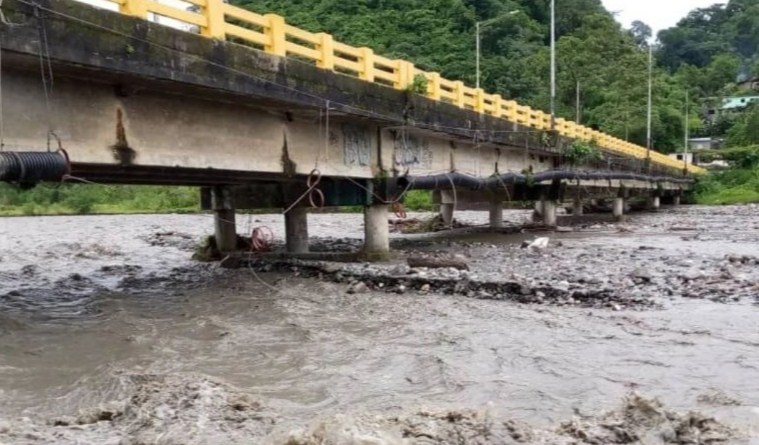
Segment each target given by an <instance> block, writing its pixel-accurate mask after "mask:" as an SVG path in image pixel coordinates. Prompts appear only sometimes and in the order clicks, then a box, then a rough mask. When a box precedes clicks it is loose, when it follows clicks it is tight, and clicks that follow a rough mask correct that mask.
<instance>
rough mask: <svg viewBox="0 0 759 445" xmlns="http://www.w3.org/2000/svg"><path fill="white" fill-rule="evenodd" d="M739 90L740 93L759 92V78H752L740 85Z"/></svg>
mask: <svg viewBox="0 0 759 445" xmlns="http://www.w3.org/2000/svg"><path fill="white" fill-rule="evenodd" d="M738 90H740V91H746V92H748V91H759V76H757V77H751V78H749V79H746V80H744V81H742V82H739V83H738Z"/></svg>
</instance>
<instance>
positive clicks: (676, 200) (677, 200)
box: [672, 195, 680, 206]
mask: <svg viewBox="0 0 759 445" xmlns="http://www.w3.org/2000/svg"><path fill="white" fill-rule="evenodd" d="M672 205H675V206H679V205H680V195H675V196H673V197H672Z"/></svg>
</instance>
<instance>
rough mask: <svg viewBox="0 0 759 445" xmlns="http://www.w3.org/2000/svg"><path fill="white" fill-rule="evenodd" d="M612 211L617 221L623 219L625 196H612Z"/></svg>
mask: <svg viewBox="0 0 759 445" xmlns="http://www.w3.org/2000/svg"><path fill="white" fill-rule="evenodd" d="M612 213H613V214H614V218H615V219H616V220H617V221H623V220H624V219H625V198H622V197H621V196H618V197H616V198H614V207H613V210H612Z"/></svg>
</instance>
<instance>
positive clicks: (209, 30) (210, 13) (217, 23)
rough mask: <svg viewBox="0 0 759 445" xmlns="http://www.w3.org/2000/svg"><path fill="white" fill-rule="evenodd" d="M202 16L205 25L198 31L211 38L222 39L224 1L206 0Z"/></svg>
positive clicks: (224, 35) (223, 34)
mask: <svg viewBox="0 0 759 445" xmlns="http://www.w3.org/2000/svg"><path fill="white" fill-rule="evenodd" d="M203 9H204V14H203V15H204V16H205V18H206V26H204V27H203V28H201V30H200V33H201V34H202V35H204V36H206V37H211V38H212V39H220V40H224V38H225V37H226V34H225V33H224V24H225V22H224V2H222V0H206V7H205V8H203Z"/></svg>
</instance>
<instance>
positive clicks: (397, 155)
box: [0, 0, 690, 253]
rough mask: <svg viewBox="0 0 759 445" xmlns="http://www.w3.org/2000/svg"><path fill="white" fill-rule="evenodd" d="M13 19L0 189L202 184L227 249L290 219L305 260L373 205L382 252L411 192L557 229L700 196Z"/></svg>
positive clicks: (627, 169)
mask: <svg viewBox="0 0 759 445" xmlns="http://www.w3.org/2000/svg"><path fill="white" fill-rule="evenodd" d="M3 11H4V13H5V16H6V18H7V19H8V21H9V22H10V23H11V25H8V24H3V25H2V97H1V99H2V108H3V109H2V110H0V111H2V112H3V118H4V119H3V131H2V134H1V135H0V137H2V149H3V150H4V152H5V153H4V154H3V153H0V162H2V164H0V179H3V180H6V181H13V182H17V183H22V184H24V183H33V182H36V181H37V180H40V179H41V180H45V179H60V176H61V175H62V174H64V175H65V178H78V179H83V180H86V181H92V182H96V183H121V184H165V185H193V186H201V187H204V189H203V193H202V196H203V200H202V201H203V208H205V209H212V210H215V211H216V212H217V215H219V218H218V220H217V240H219V243H220V247H221V248H222V249H230V248H231V247H232V245H233V243H234V234H235V231H234V225H233V224H232V225H230V224H229V219H230V218H231V219H233V218H234V209H235V208H285V209H287V210H288V212H287V213H288V215H289V216H288V218H287V221H288V222H287V224H288V236H289V237H290V238H292V243H290V242H289V241H290V240H289V241H288V247H289V248H291V250H292V251H296V252H297V251H303V250H306V249H307V246H308V244H307V225H306V222H305V221H306V215H307V213H306V212H305V211H303V210H302V208H303V207H307V206H309V205H312V204H313V205H319V206H321V205H326V206H337V205H363V206H366V208H367V213H366V230H367V250H368V251H369V252H372V251H377V252H380V253H381V252H385V251H386V250H387V233H386V232H387V225H386V219H387V216H386V215H387V207H388V204H390V203H392V202H394V201H396V200H398V199H400V198H401V197H402V194H403V192H404V191H407V190H411V189H429V190H435V191H436V194H435V196H436V199H437V200H438V202H439V203H440V204H441V209H442V210H443V212H442V213H443V215H444V216H445V217H449V216H448V213H450V212H449V210H450V209H451V206H453V205H455V204H456V202H455V201H460V202H464V201H480V202H488V203H490V204H491V220H492V221H493V225H494V226H497V225H498V224H499V223H500V221H501V220H502V218H499V216H498V214H499V212H500V209H501V208H502V202H504V201H514V200H526V199H531V200H540V201H541V202H542V203H543V204H541V207H540V209H539V210H540V212H541V213H542V214H543V215H544V217H545V222H546V223H548V224H555V209H554V207H553V204H551V203H553V202H556V201H560V200H563V199H571V200H575V201H576V200H578V199H590V198H592V197H595V196H606V197H612V198H614V199H616V200H623V199H624V198H625V197H628V196H630V195H631V194H636V193H638V194H639V193H647V194H650V195H651V196H655V197H657V198H658V197H661V196H665V197H674V196H678V197H679V196H680V194H681V193H682V191H683V190H687V189H688V188H689V187H690V182H689V181H688V180H686V179H684V178H682V176H680V173H681V172H677V171H671V170H665V169H662V168H660V167H657V166H656V165H646V166H645V169H642V167H644V166H643V165H642V162H641V161H640V160H633V159H623V158H619V157H614V156H611V155H610V154H608V153H607V154H606V156H605V157H604V159H603V160H601V161H597V162H594V163H593V164H592V165H584V166H575V168H574V169H573V170H572V171H571V172H568V171H567V170H564V169H563V168H564V167H565V166H564V165H563V164H562V158H561V156H560V153H561V152H562V149H563V147H564V146H566V145H567V144H568V143H570V142H571V141H568V140H563V139H561V138H557V137H556V136H555V135H554V134H552V133H550V132H539V131H535V130H531V129H529V128H526V127H522V126H520V125H517V124H514V123H511V122H508V121H506V120H503V119H499V118H494V117H492V116H489V115H486V114H481V113H477V112H475V111H473V110H464V109H461V108H458V107H456V106H454V105H451V104H447V103H444V102H439V101H433V100H430V99H427V98H424V97H422V96H418V95H416V94H413V93H412V92H410V91H399V90H395V89H392V88H389V87H385V86H382V85H379V84H373V83H368V82H365V81H362V80H359V79H356V78H353V77H350V76H346V75H343V74H340V73H335V72H332V71H327V70H323V69H319V68H317V67H314V66H313V65H310V64H307V63H303V62H300V61H298V60H295V59H290V58H282V57H276V56H272V55H268V54H265V53H263V52H260V51H256V50H253V49H251V48H248V47H244V46H241V45H237V44H235V43H232V42H222V41H218V40H212V39H208V38H204V37H201V36H199V35H195V34H191V33H188V32H183V31H180V30H176V29H172V28H168V27H165V26H162V25H159V24H156V23H151V22H148V21H145V20H141V19H137V18H133V17H128V16H124V15H120V14H118V13H113V12H108V11H103V10H99V9H95V8H93V7H90V6H87V5H82V4H79V3H75V2H73V1H70V0H47V1H40V2H39V3H38V4H33V3H30V2H27V1H25V0H6V1H5V2H4V3H3ZM59 149H62V150H60V151H59ZM48 151H49V152H50V154H49V155H42V156H43V157H45V156H47V157H48V158H46V159H53V157H55V156H58V159H60V154H59V153H64V152H65V154H66V157H67V161H68V162H67V163H65V164H66V165H65V167H66V171H65V172H60V171H58V170H56V169H55V168H53V169H52V170H53V171H51V173H50V175H47V176H46V174H45V172H44V171H43V170H44V168H43V169H42V170H39V169H38V170H39V171H34V170H35V168H34V167H37V166H38V164H35V163H34V162H31V161H28V162H27V160H28V159H31V158H29V157H24V156H25V154H27V153H41V152H48ZM8 153H14V154H13V155H9V154H8ZM35 159H36V158H35ZM51 162H52V163H53V164H54V165H59V164H60V162H57V161H55V162H53V161H51ZM43 164H44V162H43ZM642 170H643V173H640V172H641V171H642ZM588 171H591V172H592V174H591V173H588ZM56 175H57V176H58V178H56ZM541 175H542V176H541ZM618 213H619V214H620V215H621V211H620V212H618ZM224 221H227V223H226V224H225V222H224ZM382 227H384V229H383V228H382ZM304 239H305V242H304V241H303V240H304Z"/></svg>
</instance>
